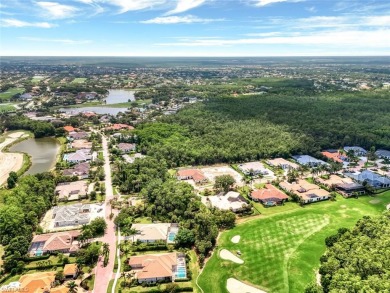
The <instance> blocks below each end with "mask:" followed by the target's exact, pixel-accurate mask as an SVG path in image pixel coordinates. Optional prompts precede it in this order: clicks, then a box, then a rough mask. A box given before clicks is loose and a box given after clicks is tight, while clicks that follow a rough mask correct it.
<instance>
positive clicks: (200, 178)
mask: <svg viewBox="0 0 390 293" xmlns="http://www.w3.org/2000/svg"><path fill="white" fill-rule="evenodd" d="M176 177H177V179H178V180H194V182H195V183H198V184H200V183H205V182H207V178H206V176H204V174H203V172H202V171H201V170H198V169H181V170H179V171H177V175H176Z"/></svg>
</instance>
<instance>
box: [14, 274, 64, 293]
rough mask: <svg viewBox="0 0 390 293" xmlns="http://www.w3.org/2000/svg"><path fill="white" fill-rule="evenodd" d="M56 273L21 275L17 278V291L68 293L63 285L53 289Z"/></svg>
mask: <svg viewBox="0 0 390 293" xmlns="http://www.w3.org/2000/svg"><path fill="white" fill-rule="evenodd" d="M55 275H56V272H54V271H52V272H39V273H32V274H27V275H22V276H21V277H20V278H19V284H20V287H19V289H18V290H17V291H19V292H29V293H46V292H50V293H68V292H69V289H68V288H67V287H66V286H65V285H60V286H56V287H54V286H55V285H56V284H55Z"/></svg>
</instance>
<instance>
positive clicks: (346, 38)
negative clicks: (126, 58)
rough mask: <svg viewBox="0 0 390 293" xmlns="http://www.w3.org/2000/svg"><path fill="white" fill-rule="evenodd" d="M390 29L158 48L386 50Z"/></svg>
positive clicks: (200, 41)
mask: <svg viewBox="0 0 390 293" xmlns="http://www.w3.org/2000/svg"><path fill="white" fill-rule="evenodd" d="M388 40H390V29H378V30H375V31H364V30H350V31H323V32H315V33H307V34H304V35H303V34H302V35H294V34H292V35H289V36H283V37H264V38H240V39H216V40H215V39H198V40H191V41H186V40H184V41H179V42H176V43H162V44H157V45H160V46H186V47H192V46H195V47H196V46H211V47H215V46H234V45H299V46H313V47H318V46H330V47H336V48H340V49H341V48H343V51H345V52H348V46H351V48H355V49H356V48H361V47H363V48H386V49H390V44H389V41H388Z"/></svg>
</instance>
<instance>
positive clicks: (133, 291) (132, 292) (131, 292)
mask: <svg viewBox="0 0 390 293" xmlns="http://www.w3.org/2000/svg"><path fill="white" fill-rule="evenodd" d="M119 280H120V281H122V280H121V279H119ZM168 284H169V283H168ZM176 284H177V285H178V286H179V288H186V287H191V282H180V283H176ZM166 286H167V284H160V285H157V286H153V287H142V286H137V287H131V288H121V290H122V292H124V293H139V292H150V291H151V290H152V289H157V288H159V289H160V290H165V288H166ZM117 288H119V286H117ZM107 292H109V291H107Z"/></svg>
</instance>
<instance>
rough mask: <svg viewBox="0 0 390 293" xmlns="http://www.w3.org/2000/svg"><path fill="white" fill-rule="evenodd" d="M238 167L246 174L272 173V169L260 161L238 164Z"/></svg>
mask: <svg viewBox="0 0 390 293" xmlns="http://www.w3.org/2000/svg"><path fill="white" fill-rule="evenodd" d="M238 169H240V171H241V172H242V173H244V174H245V175H253V176H258V175H268V174H270V173H271V171H270V170H268V169H267V168H265V167H264V165H263V164H262V163H260V162H249V163H243V164H239V165H238Z"/></svg>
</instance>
